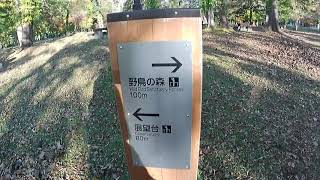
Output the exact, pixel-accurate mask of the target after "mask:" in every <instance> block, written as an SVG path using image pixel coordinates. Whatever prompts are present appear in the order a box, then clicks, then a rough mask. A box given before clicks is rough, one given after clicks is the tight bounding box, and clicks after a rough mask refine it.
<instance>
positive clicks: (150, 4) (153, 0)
mask: <svg viewBox="0 0 320 180" xmlns="http://www.w3.org/2000/svg"><path fill="white" fill-rule="evenodd" d="M160 5H161V4H160V1H159V0H145V1H144V7H145V8H146V9H157V8H160Z"/></svg>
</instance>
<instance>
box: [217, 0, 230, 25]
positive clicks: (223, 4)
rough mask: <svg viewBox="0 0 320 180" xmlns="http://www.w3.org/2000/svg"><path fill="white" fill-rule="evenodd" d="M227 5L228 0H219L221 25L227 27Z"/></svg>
mask: <svg viewBox="0 0 320 180" xmlns="http://www.w3.org/2000/svg"><path fill="white" fill-rule="evenodd" d="M228 5H229V0H221V4H220V13H219V14H220V21H221V26H222V27H224V28H229V22H228Z"/></svg>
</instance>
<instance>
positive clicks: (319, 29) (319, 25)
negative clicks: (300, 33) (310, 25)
mask: <svg viewBox="0 0 320 180" xmlns="http://www.w3.org/2000/svg"><path fill="white" fill-rule="evenodd" d="M318 31H320V23H318Z"/></svg>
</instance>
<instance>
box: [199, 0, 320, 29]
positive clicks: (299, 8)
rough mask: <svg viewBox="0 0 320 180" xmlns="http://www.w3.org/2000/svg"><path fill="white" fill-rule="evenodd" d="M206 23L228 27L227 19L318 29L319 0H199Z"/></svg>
mask: <svg viewBox="0 0 320 180" xmlns="http://www.w3.org/2000/svg"><path fill="white" fill-rule="evenodd" d="M201 9H202V13H203V14H204V16H205V19H206V21H207V25H208V26H215V25H216V23H215V22H216V21H217V22H218V24H220V26H223V27H228V26H229V24H228V23H229V22H247V23H249V24H265V25H268V26H269V28H270V30H273V31H279V25H284V26H286V25H287V24H291V25H292V24H294V26H295V28H296V30H297V29H298V28H299V26H300V25H302V24H304V25H309V26H311V25H313V26H317V27H318V30H320V1H319V0H201Z"/></svg>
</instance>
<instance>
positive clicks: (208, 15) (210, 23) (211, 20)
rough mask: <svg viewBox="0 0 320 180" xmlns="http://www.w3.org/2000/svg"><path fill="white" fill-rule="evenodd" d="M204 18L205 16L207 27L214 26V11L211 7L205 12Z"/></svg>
mask: <svg viewBox="0 0 320 180" xmlns="http://www.w3.org/2000/svg"><path fill="white" fill-rule="evenodd" d="M206 18H207V23H208V27H213V26H214V13H213V11H212V10H211V9H210V10H209V11H208V12H207V13H206Z"/></svg>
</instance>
